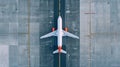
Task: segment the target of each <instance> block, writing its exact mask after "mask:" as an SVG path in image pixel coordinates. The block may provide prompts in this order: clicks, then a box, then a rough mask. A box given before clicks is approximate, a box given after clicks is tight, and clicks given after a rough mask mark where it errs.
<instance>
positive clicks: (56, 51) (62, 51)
mask: <svg viewBox="0 0 120 67" xmlns="http://www.w3.org/2000/svg"><path fill="white" fill-rule="evenodd" d="M56 53H59V51H58V49H57V50H55V51H54V52H53V54H56ZM60 53H64V54H66V53H67V52H66V51H65V50H63V49H62V50H61V52H60Z"/></svg>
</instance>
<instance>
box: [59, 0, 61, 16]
mask: <svg viewBox="0 0 120 67" xmlns="http://www.w3.org/2000/svg"><path fill="white" fill-rule="evenodd" d="M60 8H61V3H60V0H59V16H60Z"/></svg>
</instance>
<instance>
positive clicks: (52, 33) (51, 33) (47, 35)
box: [40, 30, 57, 39]
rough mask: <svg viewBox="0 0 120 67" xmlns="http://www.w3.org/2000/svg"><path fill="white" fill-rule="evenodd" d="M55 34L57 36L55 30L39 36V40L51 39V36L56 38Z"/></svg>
mask: <svg viewBox="0 0 120 67" xmlns="http://www.w3.org/2000/svg"><path fill="white" fill-rule="evenodd" d="M56 34H57V30H56V31H53V32H50V33H48V34H46V35H43V36H41V37H40V39H43V38H47V37H51V36H56Z"/></svg>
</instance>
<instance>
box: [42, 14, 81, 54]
mask: <svg viewBox="0 0 120 67" xmlns="http://www.w3.org/2000/svg"><path fill="white" fill-rule="evenodd" d="M57 26H58V27H57V30H55V28H52V32H50V33H48V34H46V35H43V36H41V37H40V39H43V38H47V37H51V36H57V46H58V49H57V50H55V51H53V54H56V53H64V54H66V53H67V52H66V51H65V50H63V49H62V37H63V36H68V37H72V38H76V39H79V37H78V36H76V35H74V34H71V33H69V32H67V30H68V29H67V28H65V31H64V30H62V17H61V16H58V20H57Z"/></svg>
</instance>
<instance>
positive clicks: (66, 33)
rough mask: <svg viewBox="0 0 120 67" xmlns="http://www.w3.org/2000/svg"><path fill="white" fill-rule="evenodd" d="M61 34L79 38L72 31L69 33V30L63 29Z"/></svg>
mask: <svg viewBox="0 0 120 67" xmlns="http://www.w3.org/2000/svg"><path fill="white" fill-rule="evenodd" d="M63 36H68V37H72V38H76V39H79V37H78V36H76V35H74V34H72V33H69V32H66V31H64V30H63Z"/></svg>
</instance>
